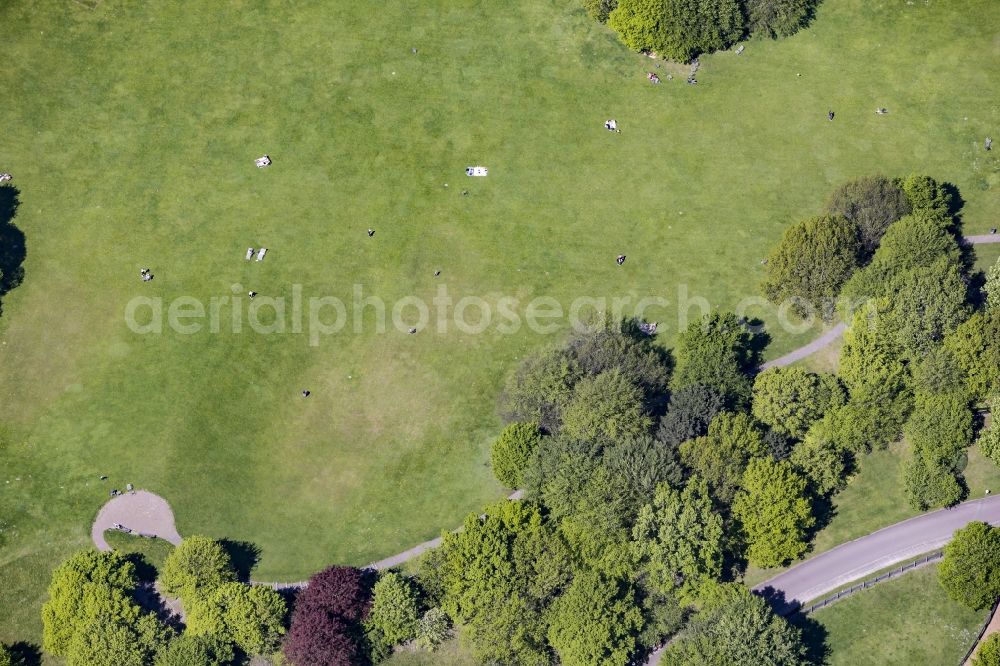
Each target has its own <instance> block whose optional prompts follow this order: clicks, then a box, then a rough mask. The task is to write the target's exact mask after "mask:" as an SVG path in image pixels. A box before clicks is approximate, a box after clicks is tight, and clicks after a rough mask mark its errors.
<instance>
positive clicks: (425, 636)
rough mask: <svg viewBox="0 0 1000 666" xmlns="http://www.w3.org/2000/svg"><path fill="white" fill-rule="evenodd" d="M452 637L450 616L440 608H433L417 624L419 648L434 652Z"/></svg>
mask: <svg viewBox="0 0 1000 666" xmlns="http://www.w3.org/2000/svg"><path fill="white" fill-rule="evenodd" d="M450 637H451V623H450V622H448V614H447V613H445V612H444V611H443V610H441V609H440V608H431V609H429V610H428V611H427V612H426V613H424V614H423V615H422V616H420V621H419V622H418V623H417V641H416V643H417V646H418V647H421V648H423V649H424V650H427V651H428V652H433V651H434V650H436V649H437V647H438V646H439V645H441V643H444V642H445V641H446V640H448V639H449V638H450Z"/></svg>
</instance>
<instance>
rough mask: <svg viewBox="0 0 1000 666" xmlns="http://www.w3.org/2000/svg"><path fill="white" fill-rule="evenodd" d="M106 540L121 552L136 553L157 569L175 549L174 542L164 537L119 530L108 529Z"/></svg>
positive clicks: (161, 566)
mask: <svg viewBox="0 0 1000 666" xmlns="http://www.w3.org/2000/svg"><path fill="white" fill-rule="evenodd" d="M104 540H105V541H107V542H108V545H109V546H111V547H112V548H113V549H115V550H117V551H118V552H120V553H125V554H130V553H135V554H137V555H139V556H141V557H142V559H143V560H144V561H145V562H146V564H149V565H150V566H152V567H153V568H154V569H156V571H159V570H160V569H161V568H163V563H164V562H166V561H167V557H168V556H169V555H170V553H171V552H173V550H174V546H173V544H171V543H169V542H167V541H164V540H163V539H147V538H145V537H140V536H135V535H132V534H124V533H123V532H119V531H118V530H106V531H105V532H104Z"/></svg>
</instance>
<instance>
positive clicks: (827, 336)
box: [760, 234, 1000, 370]
mask: <svg viewBox="0 0 1000 666" xmlns="http://www.w3.org/2000/svg"><path fill="white" fill-rule="evenodd" d="M962 241H963V242H964V243H965V244H967V245H989V244H991V243H1000V234H985V235H983V236H963V237H962ZM845 330H847V325H846V324H844V323H843V322H841V323H839V324H837V325H836V326H834V327H833V328H831V329H830V330H829V331H827V332H826V333H824V334H823V335H821V336H819V337H818V338H816V339H815V340H813V341H812V342H810V343H809V344H807V345H804V346H802V347H799V348H798V349H793V350H792V351H790V352H788V353H787V354H785V355H784V356H779V357H778V358H776V359H774V360H773V361H768V362H767V363H764V364H763V365H761V366H760V370H767V369H768V368H783V367H785V366H786V365H791V364H792V363H795V362H796V361H801V360H802V359H804V358H805V357H806V356H809V355H811V354H815V353H816V352H818V351H819V350H821V349H824V348H825V347H829V346H830V344H831V343H833V341H834V340H836V339H837V338H839V337H840V336H841V335H843V333H844V331H845Z"/></svg>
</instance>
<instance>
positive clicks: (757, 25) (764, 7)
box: [745, 0, 817, 39]
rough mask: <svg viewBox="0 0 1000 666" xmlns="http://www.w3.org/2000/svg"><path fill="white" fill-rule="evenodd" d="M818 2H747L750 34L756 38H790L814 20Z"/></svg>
mask: <svg viewBox="0 0 1000 666" xmlns="http://www.w3.org/2000/svg"><path fill="white" fill-rule="evenodd" d="M816 3H817V0H745V5H746V11H747V15H748V17H749V23H750V32H751V33H752V34H753V35H754V36H756V37H770V38H772V39H775V38H777V37H788V36H789V35H793V34H795V33H796V32H798V31H799V30H800V29H801V28H804V27H805V26H806V25H807V24H808V23H809V20H810V19H811V18H812V15H813V12H814V11H815V9H816Z"/></svg>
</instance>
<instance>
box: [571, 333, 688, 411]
mask: <svg viewBox="0 0 1000 666" xmlns="http://www.w3.org/2000/svg"><path fill="white" fill-rule="evenodd" d="M566 351H567V353H568V354H569V355H570V357H571V358H572V359H573V361H574V363H575V364H576V366H577V367H579V368H580V369H581V370H582V371H583V372H584V373H585V374H587V375H599V374H602V373H605V372H608V371H610V370H618V371H620V372H621V373H622V375H624V376H625V377H626V378H627V379H628V380H629V381H630V382H632V383H633V384H635V385H636V386H638V387H639V388H640V389H642V391H643V395H644V397H645V398H647V399H648V398H658V397H659V396H661V395H663V394H664V393H666V390H667V385H668V382H669V380H670V365H669V361H668V356H667V355H666V353H665V352H664V351H663V350H662V349H660V348H659V347H656V346H654V345H653V342H652V338H650V337H649V336H648V335H646V334H645V333H644V332H642V331H641V330H640V329H639V328H638V325H637V322H636V321H635V320H621V321H617V320H614V319H612V318H611V317H610V316H608V317H605V318H604V319H603V320H601V321H598V322H596V323H591V325H590V326H589V327H588V329H587V330H586V331H584V332H582V333H576V334H574V335H573V336H572V337H571V338H570V339H569V341H568V342H567V344H566Z"/></svg>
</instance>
